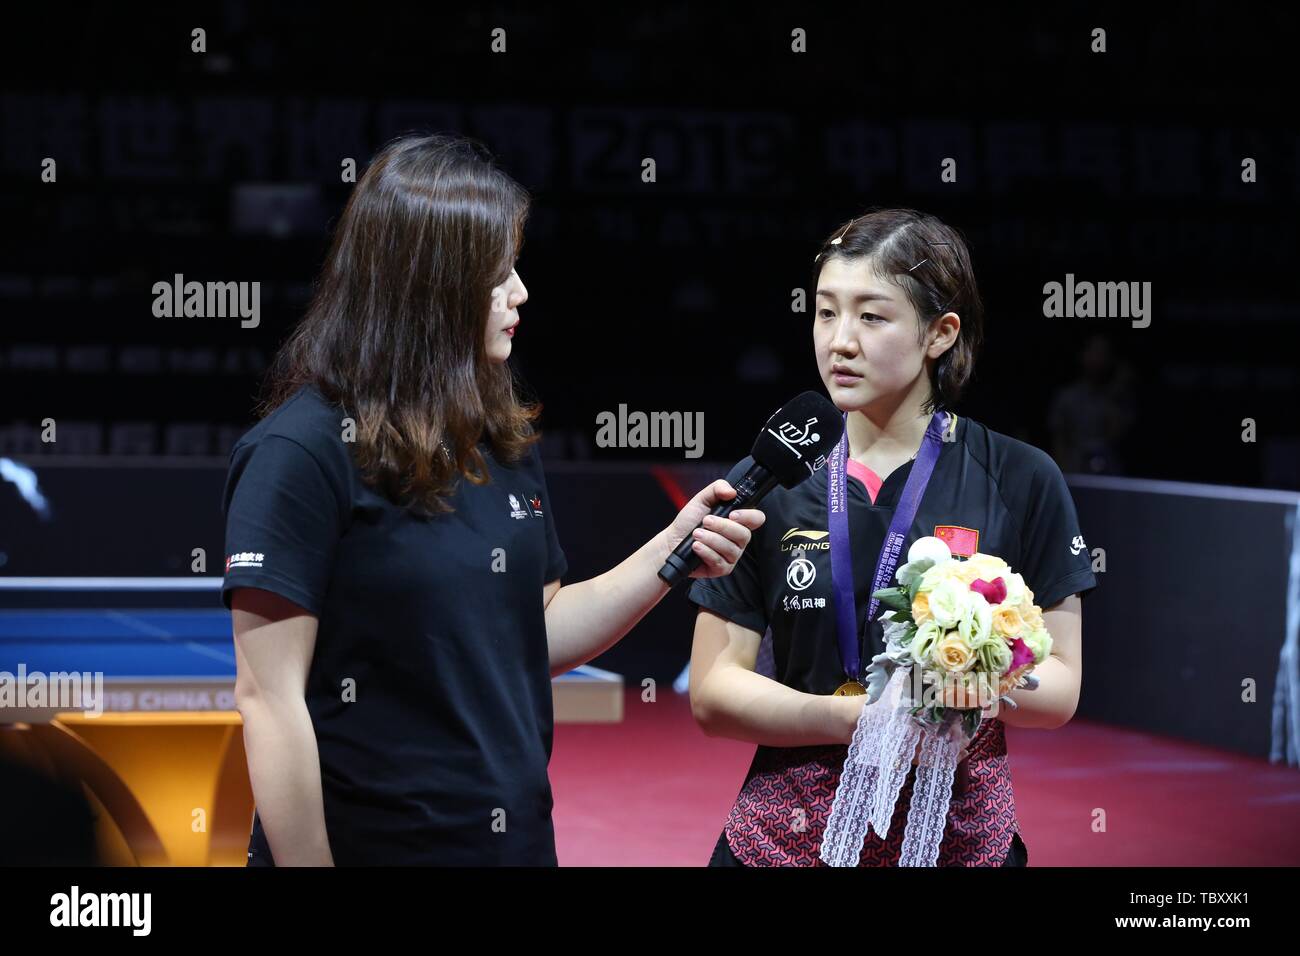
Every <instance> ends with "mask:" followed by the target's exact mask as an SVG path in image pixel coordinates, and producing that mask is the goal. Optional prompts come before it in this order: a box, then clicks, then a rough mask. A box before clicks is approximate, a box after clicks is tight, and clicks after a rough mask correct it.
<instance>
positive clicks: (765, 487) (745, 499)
mask: <svg viewBox="0 0 1300 956" xmlns="http://www.w3.org/2000/svg"><path fill="white" fill-rule="evenodd" d="M776 485H777V481H776V476H775V475H774V474H772V473H771V472H770V471H768V470H767V469H766V468H764V467H763V466H762V465H759V464H757V463H756V464H754V465H753V466H751V467H750V469H749V471H747V472H745V475H744V477H742V478H741V479H740V481H738V482H736V483H735V484H734V485H732V487H733V488H735V489H736V497H734V498H732V499H731V500H730V501H724V502H722V503H720V504H718V505H716V506H715V507H714V509H713V510H712V511H710V512H709V514H711V515H716V516H717V517H720V518H725V517H726V516H727V515H729V514H731V512H733V511H735V510H736V509H737V508H748V507H749V506H750V505H754V504H757V503H758V502H759V500H760V499H762V497H763V496H764V495H766V494H767V493H768V492H769V491H771V490H772V489H773V488H775V487H776ZM703 526H704V522H700V523H699V524H697V525H696V526H695V527H696V528H700V527H703ZM694 543H695V533H694V531H692V532H691V534H688V535H687V536H686V537H685V538H683V539H682V540H681V543H680V544H678V545H677V547H676V548H674V549H673V553H672V554H670V555H669V556H668V560H667V561H665V562H664V566H663V567H662V568H660V569H659V577H660V579H661V580H662V581H663V582H664V583H665V584H667V585H668V586H669V587H670V588H672V587H676V586H677V585H678V584H679V583H681V582H682V581H685V580H686V579H687V578H689V577H690V576H691V572H692V571H694V570H695V569H696V568H698V567H699V566H700V556H699V555H698V554H696V553H695V550H694V548H693V547H692V545H694Z"/></svg>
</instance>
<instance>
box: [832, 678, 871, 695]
mask: <svg viewBox="0 0 1300 956" xmlns="http://www.w3.org/2000/svg"><path fill="white" fill-rule="evenodd" d="M866 692H867V689H866V688H865V687H863V686H862V685H861V684H859V683H858V682H857V681H855V680H850V681H845V682H844V683H843V684H841V685H840V686H839V687H837V688H835V693H834V694H832V695H831V696H832V697H858V696H860V695H862V694H865V693H866Z"/></svg>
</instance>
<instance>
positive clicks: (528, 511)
mask: <svg viewBox="0 0 1300 956" xmlns="http://www.w3.org/2000/svg"><path fill="white" fill-rule="evenodd" d="M508 497H509V499H510V517H512V518H516V519H518V520H520V521H522V520H523V519H524V518H540V517H542V496H541V495H525V496H524V501H527V505H525V503H524V501H521V500H520V498H519V496H518V495H515V494H510V495H508Z"/></svg>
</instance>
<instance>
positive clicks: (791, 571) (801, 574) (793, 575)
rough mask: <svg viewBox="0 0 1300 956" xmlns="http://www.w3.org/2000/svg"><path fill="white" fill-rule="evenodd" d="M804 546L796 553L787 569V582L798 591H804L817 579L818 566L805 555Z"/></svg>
mask: <svg viewBox="0 0 1300 956" xmlns="http://www.w3.org/2000/svg"><path fill="white" fill-rule="evenodd" d="M803 555H804V550H803V548H799V549H798V550H797V551H795V553H794V560H793V561H791V562H790V566H789V567H788V568H786V569H785V583H786V584H788V585H790V587H792V588H794V589H795V590H796V591H802V590H804V589H805V588H806V587H808V585H810V584H812V583H813V582H814V581H816V580H817V566H816V565H815V564H813V563H812V562H811V561H809V560H808V559H807V558H805V557H804V556H803Z"/></svg>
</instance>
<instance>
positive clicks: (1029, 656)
mask: <svg viewBox="0 0 1300 956" xmlns="http://www.w3.org/2000/svg"><path fill="white" fill-rule="evenodd" d="M1033 662H1034V652H1033V651H1031V650H1030V649H1029V645H1028V644H1026V643H1025V642H1024V641H1023V640H1021V639H1020V638H1018V637H1017V638H1016V640H1015V643H1013V644H1012V645H1011V666H1010V667H1009V668H1007V672H1008V673H1010V672H1011V671H1014V670H1016V669H1017V668H1019V667H1023V666H1024V665H1026V664H1032V663H1033Z"/></svg>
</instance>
